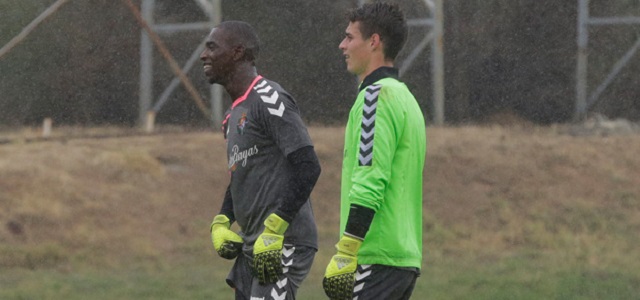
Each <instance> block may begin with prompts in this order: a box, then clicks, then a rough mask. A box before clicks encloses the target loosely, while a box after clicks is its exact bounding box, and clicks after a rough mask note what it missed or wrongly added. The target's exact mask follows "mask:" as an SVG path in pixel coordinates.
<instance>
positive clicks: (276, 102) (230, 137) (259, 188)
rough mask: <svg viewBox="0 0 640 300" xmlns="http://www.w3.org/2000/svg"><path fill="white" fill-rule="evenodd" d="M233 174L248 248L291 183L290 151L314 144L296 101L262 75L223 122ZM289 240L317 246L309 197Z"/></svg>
mask: <svg viewBox="0 0 640 300" xmlns="http://www.w3.org/2000/svg"><path fill="white" fill-rule="evenodd" d="M222 129H223V132H224V134H225V138H226V140H227V157H228V168H229V173H230V174H231V197H232V199H233V212H234V215H235V217H236V221H237V222H238V224H239V225H240V228H241V231H242V232H241V233H240V234H241V236H242V238H243V239H244V241H245V248H244V251H245V253H252V251H253V243H254V242H255V240H256V239H257V238H258V236H259V235H260V234H261V233H262V231H263V230H264V224H263V222H264V220H265V219H266V218H267V216H268V215H269V214H271V213H273V212H274V211H275V210H276V209H277V208H278V207H279V206H280V203H282V194H283V191H285V190H286V189H291V188H293V187H292V186H291V185H290V183H291V177H292V176H293V172H292V168H291V165H290V164H289V162H288V160H287V155H289V154H290V153H292V152H294V151H296V150H298V149H300V148H302V147H305V146H311V145H312V143H311V138H310V137H309V133H308V132H307V128H306V127H305V125H304V123H303V122H302V119H301V118H300V113H299V111H298V107H297V106H296V103H295V100H294V99H293V97H292V96H291V95H289V93H287V92H286V91H285V90H284V89H282V87H280V85H279V84H277V83H276V82H273V81H270V80H266V79H264V78H263V77H262V76H258V77H256V79H255V80H254V81H253V82H252V84H251V85H250V86H249V88H248V89H247V91H246V92H245V94H244V95H243V96H242V97H240V98H238V99H236V100H235V101H234V102H233V104H232V106H231V108H230V109H229V110H228V111H227V114H226V116H225V120H224V122H223V128H222ZM284 242H285V243H287V244H294V245H304V246H309V247H313V248H316V249H317V248H318V246H317V231H316V224H315V220H314V216H313V212H312V210H311V204H310V202H309V199H307V202H306V203H305V204H304V205H303V206H302V208H301V209H300V211H299V212H298V214H297V215H296V217H295V218H294V220H293V222H292V223H291V224H289V228H288V229H287V231H286V232H285V241H284Z"/></svg>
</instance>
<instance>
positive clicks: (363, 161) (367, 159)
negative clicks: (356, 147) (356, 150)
mask: <svg viewBox="0 0 640 300" xmlns="http://www.w3.org/2000/svg"><path fill="white" fill-rule="evenodd" d="M372 158H373V152H371V153H369V155H367V156H362V155H360V163H361V164H363V165H366V164H367V163H368V162H370V161H371V159H372Z"/></svg>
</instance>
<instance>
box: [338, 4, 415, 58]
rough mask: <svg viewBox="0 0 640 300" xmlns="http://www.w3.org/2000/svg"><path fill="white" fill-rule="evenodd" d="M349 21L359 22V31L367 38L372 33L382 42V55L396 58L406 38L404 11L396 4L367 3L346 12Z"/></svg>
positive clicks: (406, 29)
mask: <svg viewBox="0 0 640 300" xmlns="http://www.w3.org/2000/svg"><path fill="white" fill-rule="evenodd" d="M347 18H348V19H349V21H350V22H360V33H361V34H362V37H363V38H365V39H366V38H369V37H371V35H373V34H374V33H377V34H378V35H380V39H381V40H382V41H383V42H384V49H383V51H384V57H385V58H387V59H392V60H394V59H396V56H398V53H400V50H402V47H403V46H404V43H405V41H406V40H407V34H408V31H409V30H408V28H407V22H406V20H405V18H404V13H403V12H402V11H401V10H400V7H399V6H398V5H397V4H391V3H386V2H375V3H367V4H364V5H363V6H362V7H359V8H356V9H353V10H351V11H349V12H348V13H347Z"/></svg>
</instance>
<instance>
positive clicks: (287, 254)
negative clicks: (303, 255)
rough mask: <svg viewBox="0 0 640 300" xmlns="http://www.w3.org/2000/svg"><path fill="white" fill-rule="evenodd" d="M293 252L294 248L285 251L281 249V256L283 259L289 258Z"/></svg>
mask: <svg viewBox="0 0 640 300" xmlns="http://www.w3.org/2000/svg"><path fill="white" fill-rule="evenodd" d="M295 251H296V248H295V247H293V248H289V249H287V248H282V255H284V256H285V257H289V256H291V254H293V252H295Z"/></svg>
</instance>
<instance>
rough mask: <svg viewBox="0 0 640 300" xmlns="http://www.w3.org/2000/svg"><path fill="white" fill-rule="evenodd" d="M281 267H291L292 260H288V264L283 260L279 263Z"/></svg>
mask: <svg viewBox="0 0 640 300" xmlns="http://www.w3.org/2000/svg"><path fill="white" fill-rule="evenodd" d="M281 263H282V265H283V266H285V267H288V266H291V265H292V264H293V259H290V260H289V261H288V262H285V261H284V259H283V260H282V261H281Z"/></svg>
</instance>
